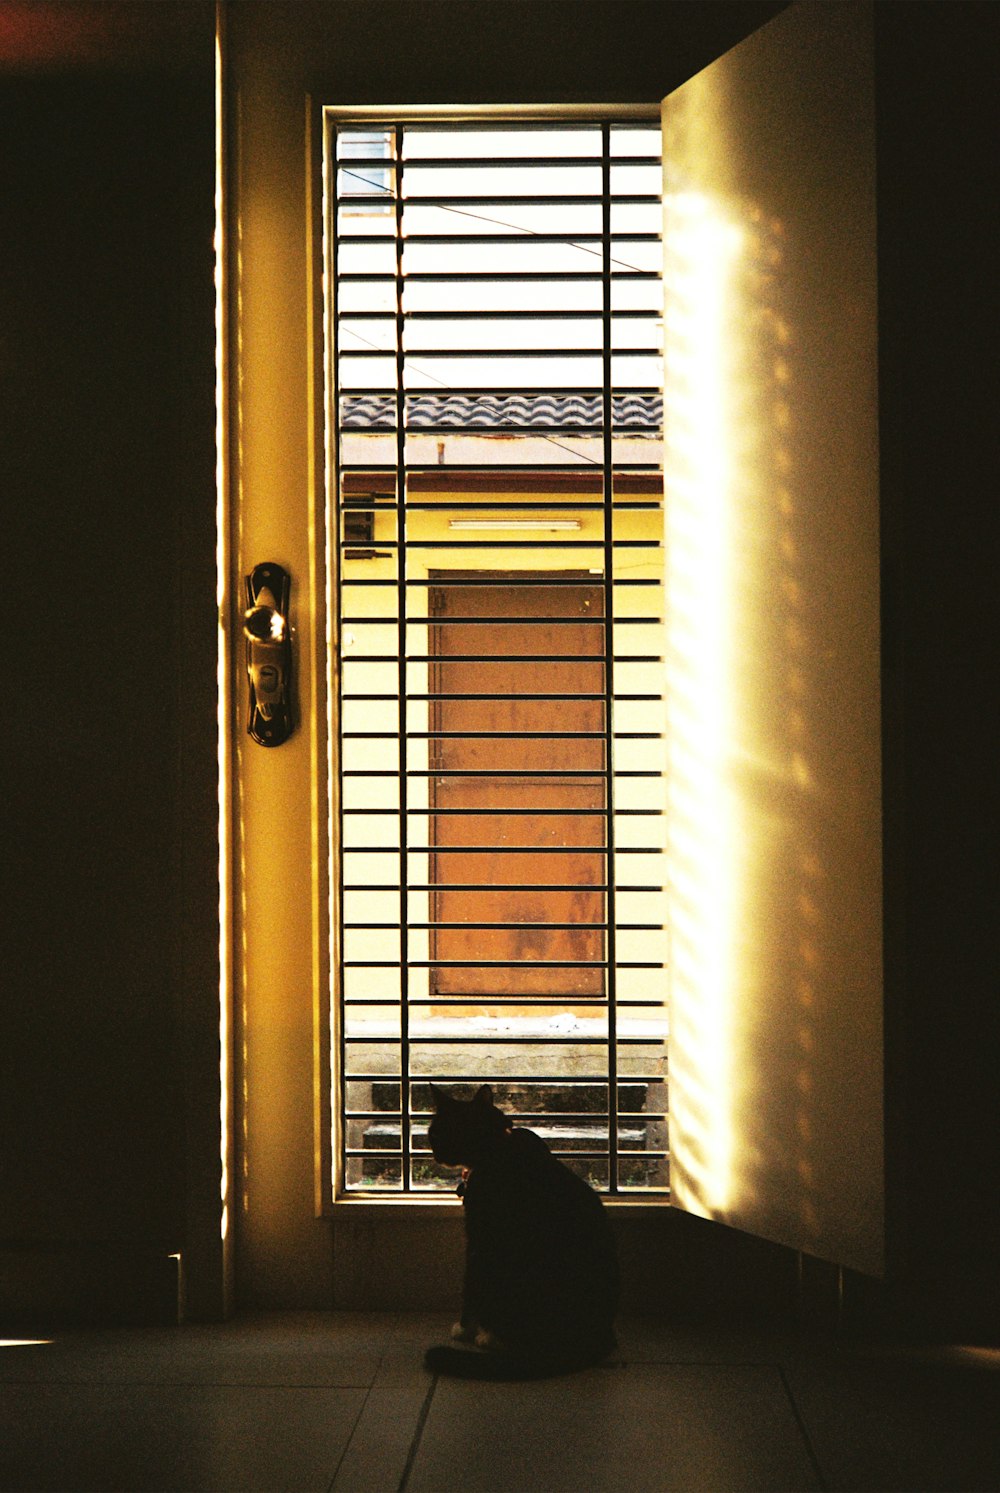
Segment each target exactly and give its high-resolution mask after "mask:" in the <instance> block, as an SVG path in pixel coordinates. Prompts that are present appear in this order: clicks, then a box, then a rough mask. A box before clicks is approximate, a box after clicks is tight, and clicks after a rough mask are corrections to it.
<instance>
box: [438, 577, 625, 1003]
mask: <svg viewBox="0 0 1000 1493" xmlns="http://www.w3.org/2000/svg"><path fill="white" fill-rule="evenodd" d="M475 579H476V580H477V581H478V582H479V584H473V583H472V580H473V578H472V577H466V578H465V584H463V582H462V580H457V579H448V580H443V579H442V581H441V583H440V585H438V586H436V587H434V588H432V590H431V596H430V602H431V610H432V614H433V615H434V618H435V623H434V626H433V627H432V628H431V636H432V642H431V652H432V653H433V655H434V662H433V664H432V667H431V691H432V693H433V695H434V696H436V697H437V698H436V699H435V700H434V701H433V704H432V712H431V722H432V730H433V731H435V732H440V733H441V734H440V735H439V736H437V737H436V739H434V740H432V743H431V746H432V754H433V755H432V764H433V766H434V767H435V768H436V770H437V771H436V774H435V776H434V777H432V778H431V784H432V791H431V809H432V813H431V843H432V845H433V846H434V850H433V851H432V854H431V882H432V884H433V885H434V887H435V890H434V892H433V893H432V899H431V907H432V921H433V922H434V923H436V924H438V925H439V926H438V927H436V928H434V929H432V933H431V958H432V959H439V960H441V961H442V962H441V963H440V964H436V965H435V966H434V967H433V968H432V971H431V991H432V993H433V994H437V995H442V996H443V995H448V996H456V995H469V996H475V997H477V998H481V997H483V996H489V995H496V996H508V997H509V996H512V995H525V996H529V997H533V998H537V997H540V996H542V997H549V998H551V999H558V998H559V997H572V996H594V995H603V993H604V989H605V978H604V967H603V960H604V949H605V938H604V927H603V925H604V920H605V894H604V887H605V883H606V857H605V854H604V851H603V846H604V844H605V835H606V829H605V820H604V808H605V789H606V780H605V777H604V776H603V773H604V768H605V760H606V759H605V741H604V737H603V732H604V729H605V705H604V698H603V692H604V663H603V652H604V628H603V626H602V625H601V620H602V618H603V606H604V599H603V588H602V587H601V586H600V585H595V584H593V582H588V581H583V580H581V581H579V582H574V581H573V579H572V578H571V577H567V576H566V575H565V574H563V575H561V576H559V577H553V578H552V579H553V580H555V581H557V582H558V583H557V584H552V585H549V586H546V585H540V584H538V581H539V580H540V579H541V577H537V576H534V577H533V578H532V581H531V583H526V582H525V580H524V578H523V573H522V575H521V576H517V575H513V576H489V577H487V576H483V575H481V576H477V577H476V578H475ZM485 580H490V581H494V580H495V581H496V582H497V584H495V585H494V584H488V585H484V584H482V582H483V581H485ZM567 581H568V582H569V583H568V584H567ZM476 619H478V620H476ZM484 619H488V620H484ZM486 733H491V734H486ZM576 733H586V734H576ZM450 847H462V848H456V849H451V848H450ZM481 960H491V961H507V962H505V963H502V964H501V965H499V967H498V966H496V965H490V966H487V967H485V968H483V967H476V965H477V962H478V961H481ZM445 961H449V962H445ZM450 961H468V962H467V963H464V964H457V965H456V964H455V963H452V962H450Z"/></svg>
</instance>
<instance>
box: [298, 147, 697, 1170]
mask: <svg viewBox="0 0 1000 1493" xmlns="http://www.w3.org/2000/svg"><path fill="white" fill-rule="evenodd" d="M659 141H660V132H659V125H658V122H645V121H636V120H629V121H627V122H625V121H623V122H612V121H588V122H566V121H563V122H550V121H546V122H529V121H516V122H515V121H510V122H505V123H500V122H491V123H488V124H486V123H461V122H455V121H453V122H447V121H443V122H437V123H428V122H410V123H398V122H388V121H385V122H380V123H379V124H378V126H377V127H371V126H368V125H367V124H366V125H365V127H364V128H361V127H360V126H359V125H358V124H357V123H356V122H353V123H352V122H351V121H349V120H345V121H343V122H337V121H335V120H332V119H331V129H330V145H329V154H328V166H327V169H328V199H329V201H330V203H331V212H332V221H331V222H330V224H329V225H328V228H329V233H328V242H329V243H330V244H331V246H332V263H331V271H332V273H331V275H330V276H329V283H330V285H331V295H330V326H331V353H332V356H331V357H330V359H329V365H330V370H331V381H332V388H331V391H330V403H331V417H332V419H331V425H332V430H333V453H334V481H333V490H334V508H335V512H334V514H333V515H332V521H331V526H330V532H331V534H332V535H333V536H334V542H333V549H334V551H335V553H334V554H333V556H332V573H333V584H334V591H335V596H334V666H333V688H332V689H331V699H332V708H333V712H334V718H333V722H332V730H331V740H332V742H333V753H334V761H333V779H334V802H335V804H336V806H337V807H336V825H335V852H336V854H335V865H336V868H337V873H338V874H337V884H336V889H335V899H334V900H335V927H334V937H333V948H334V965H335V970H334V975H335V999H334V1002H333V1009H334V1022H333V1050H334V1053H335V1062H334V1067H335V1094H334V1105H333V1112H334V1115H335V1116H336V1117H337V1120H336V1131H337V1137H338V1146H337V1148H336V1152H337V1159H336V1164H335V1165H336V1178H335V1186H336V1189H337V1191H338V1192H339V1193H341V1194H350V1195H365V1194H376V1195H382V1196H384V1195H386V1194H397V1195H398V1194H418V1195H419V1194H423V1195H427V1194H428V1193H429V1192H434V1191H441V1190H442V1189H450V1188H452V1187H453V1186H454V1180H455V1179H454V1173H453V1172H451V1171H448V1170H443V1169H439V1168H438V1167H437V1166H436V1165H435V1163H434V1161H433V1158H432V1157H431V1155H430V1152H429V1150H428V1147H427V1141H426V1129H427V1123H428V1120H429V1116H430V1111H431V1108H432V1106H431V1101H430V1090H429V1084H430V1083H431V1082H432V1081H436V1082H442V1083H445V1084H448V1085H450V1086H452V1087H453V1088H455V1089H456V1090H459V1091H461V1090H462V1089H463V1088H465V1089H467V1090H468V1089H471V1087H472V1086H477V1085H478V1084H479V1083H481V1082H483V1081H489V1082H491V1083H492V1084H493V1086H494V1089H495V1091H496V1094H497V1099H498V1102H499V1103H500V1104H501V1105H502V1106H503V1107H504V1108H506V1109H508V1110H509V1111H511V1112H512V1113H513V1114H514V1116H515V1118H517V1119H518V1120H520V1121H521V1122H523V1123H528V1124H530V1125H531V1126H532V1127H533V1128H535V1129H537V1130H538V1131H539V1132H540V1133H541V1134H542V1135H543V1136H545V1138H546V1139H547V1140H548V1141H549V1143H550V1145H551V1146H552V1148H553V1150H554V1151H555V1152H556V1153H557V1154H559V1155H560V1156H562V1157H563V1159H564V1160H565V1161H566V1162H567V1163H568V1164H569V1165H571V1166H573V1167H574V1168H575V1169H577V1170H579V1171H580V1172H581V1173H582V1174H583V1175H585V1176H586V1177H587V1178H588V1180H589V1181H590V1182H591V1183H592V1184H593V1185H595V1186H596V1187H597V1188H599V1189H600V1190H603V1191H605V1192H608V1193H611V1194H620V1195H625V1196H636V1195H649V1194H663V1193H665V1192H666V1190H667V1187H668V1157H667V1143H666V1129H667V1123H666V1103H667V1084H666V1043H667V1030H666V1009H665V999H664V989H665V978H664V968H665V961H666V932H665V930H664V927H663V899H664V887H663V880H664V873H663V863H664V848H665V819H664V808H665V802H664V794H665V785H664V772H663V759H664V741H663V732H664V720H663V700H662V672H663V648H664V624H663V484H662V400H661V396H660V389H661V386H662V366H661V346H660V337H661V327H662V311H661V304H662V303H661V267H660V260H661V252H662V250H661V234H660V215H661V176H660V159H659V156H660V143H659ZM362 173H363V175H364V178H365V183H364V184H365V186H366V187H369V186H372V190H371V192H365V193H362V194H361V195H360V197H359V193H358V178H359V176H360V175H361V174H362ZM376 173H377V174H376ZM362 209H363V210H362Z"/></svg>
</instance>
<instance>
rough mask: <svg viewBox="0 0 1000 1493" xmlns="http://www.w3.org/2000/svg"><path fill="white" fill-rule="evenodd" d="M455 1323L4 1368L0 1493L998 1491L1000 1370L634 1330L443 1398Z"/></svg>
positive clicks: (79, 1344) (1, 1351)
mask: <svg viewBox="0 0 1000 1493" xmlns="http://www.w3.org/2000/svg"><path fill="white" fill-rule="evenodd" d="M447 1328H448V1323H447V1321H446V1320H445V1319H444V1318H442V1317H439V1316H434V1317H430V1316H420V1315H415V1314H413V1315H411V1314H404V1313H397V1314H380V1315H362V1314H358V1313H338V1314H333V1315H324V1314H319V1313H316V1314H302V1315H299V1314H274V1315H268V1316H260V1317H247V1318H241V1319H239V1320H237V1321H235V1322H232V1323H228V1324H226V1325H224V1326H216V1327H207V1326H206V1327H199V1326H187V1327H183V1328H178V1329H176V1330H172V1331H171V1330H134V1331H132V1330H127V1331H106V1332H71V1333H58V1334H55V1335H54V1337H53V1340H52V1341H50V1342H44V1343H37V1344H31V1343H26V1344H19V1343H10V1344H8V1345H5V1346H3V1347H0V1489H2V1490H4V1493H13V1490H24V1493H27V1490H35V1489H57V1490H62V1493H76V1490H83V1489H92V1490H100V1493H113V1490H118V1489H121V1490H128V1493H139V1490H147V1489H149V1490H153V1489H161V1490H171V1493H173V1490H182V1489H191V1490H196V1489H197V1490H211V1493H221V1490H226V1493H228V1490H234V1493H236V1490H238V1493H251V1490H263V1493H277V1490H286V1489H287V1490H291V1489H295V1490H300V1489H301V1490H317V1493H328V1490H329V1493H347V1490H354V1493H382V1490H386V1493H396V1490H397V1489H407V1490H411V1493H453V1490H454V1493H478V1490H481V1493H487V1490H490V1493H521V1490H524V1493H559V1490H563V1489H565V1490H573V1493H583V1490H586V1493H590V1490H595V1493H596V1490H624V1493H641V1490H647V1489H649V1490H652V1489H657V1490H665V1489H677V1490H698V1493H730V1490H732V1493H737V1490H744V1489H766V1490H786V1493H787V1490H802V1493H805V1490H810V1489H829V1490H834V1489H841V1490H845V1493H862V1490H881V1489H885V1490H889V1489H893V1490H906V1493H917V1490H961V1489H979V1490H983V1493H990V1490H1000V1444H998V1443H1000V1353H992V1354H991V1353H989V1352H978V1353H977V1352H960V1351H958V1350H935V1351H933V1352H925V1353H920V1352H915V1351H913V1350H909V1351H905V1352H904V1351H903V1350H893V1349H882V1350H877V1349H873V1348H867V1349H860V1348H859V1349H850V1348H846V1347H842V1348H837V1347H836V1346H835V1345H830V1344H826V1345H823V1344H819V1343H816V1342H810V1341H808V1340H806V1339H801V1338H788V1337H784V1338H778V1337H773V1336H770V1335H768V1334H765V1333H760V1332H756V1333H740V1332H730V1333H725V1332H720V1331H719V1330H717V1329H712V1330H708V1329H705V1330H698V1329H696V1328H692V1327H689V1326H686V1327H683V1328H680V1327H672V1326H671V1325H669V1324H666V1323H657V1322H651V1321H631V1322H625V1323H623V1324H622V1325H621V1329H620V1334H619V1335H620V1338H621V1348H620V1351H619V1352H618V1354H617V1355H616V1356H615V1358H614V1360H612V1361H611V1362H609V1363H608V1364H606V1365H604V1366H602V1367H601V1368H597V1369H592V1370H589V1371H587V1372H586V1373H582V1374H576V1375H571V1376H568V1377H565V1378H560V1379H553V1380H548V1381H543V1382H535V1383H528V1384H496V1385H491V1384H469V1383H459V1382H454V1381H450V1380H445V1379H438V1380H434V1379H432V1378H431V1377H430V1376H429V1375H427V1374H426V1373H425V1372H424V1370H423V1368H422V1365H421V1356H422V1352H423V1348H424V1347H425V1346H426V1345H427V1344H428V1343H430V1342H433V1341H442V1340H444V1339H445V1338H446V1335H447Z"/></svg>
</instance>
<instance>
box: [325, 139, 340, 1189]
mask: <svg viewBox="0 0 1000 1493" xmlns="http://www.w3.org/2000/svg"><path fill="white" fill-rule="evenodd" d="M322 128H324V167H322V328H324V330H322V358H324V367H322V390H324V464H325V500H327V508H325V523H327V546H325V578H327V590H325V600H327V627H325V640H327V866H328V878H330V879H328V900H327V914H328V921H327V935H328V939H330V981H328V999H330V1012H328V1030H327V1036H328V1042H330V1069H328V1070H327V1073H325V1075H324V1082H325V1085H327V1096H328V1105H330V1127H331V1139H330V1145H331V1175H328V1176H327V1185H328V1187H330V1188H331V1194H330V1196H333V1197H336V1196H337V1191H339V1188H340V1185H342V1182H343V1175H342V1172H343V1165H342V1150H343V1148H342V1145H340V1126H342V1121H340V1105H337V1103H334V1102H333V1088H331V1084H333V1065H334V1063H337V1072H340V1073H342V1072H343V1054H339V1056H334V1054H337V1053H339V1048H337V1042H339V1033H340V1017H339V1008H340V981H339V975H337V973H336V972H337V970H339V967H340V947H342V942H343V938H342V932H340V924H342V921H343V900H342V899H343V890H342V888H343V835H342V833H339V824H340V772H339V767H340V763H339V754H340V745H339V742H340V736H339V732H340V717H342V705H340V681H342V669H340V658H339V646H340V638H339V626H337V624H336V621H334V618H336V612H334V608H336V605H337V597H339V594H340V545H339V540H340V509H339V502H340V436H339V430H340V426H339V421H337V399H339V391H337V363H336V354H337V349H336V325H337V276H336V261H334V234H333V216H331V213H334V212H336V205H334V203H333V202H331V197H333V196H334V194H336V173H337V163H336V134H334V127H333V122H331V119H330V115H328V113H327V112H325V110H324V122H322ZM331 182H333V184H334V187H333V191H331ZM334 627H336V632H337V636H336V638H334Z"/></svg>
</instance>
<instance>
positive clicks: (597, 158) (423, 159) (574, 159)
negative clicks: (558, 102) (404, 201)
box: [337, 135, 662, 171]
mask: <svg viewBox="0 0 1000 1493" xmlns="http://www.w3.org/2000/svg"><path fill="white" fill-rule="evenodd" d="M594 143H595V145H597V147H598V149H597V151H596V153H595V154H592V155H578V156H490V157H489V162H488V164H489V165H490V167H491V168H496V169H498V170H514V171H520V170H521V168H522V166H524V167H528V168H529V169H531V168H533V167H536V166H553V167H556V166H567V167H574V166H576V167H584V166H585V167H587V168H588V169H589V170H591V171H593V170H594V169H595V168H599V167H600V165H601V161H602V159H603V157H602V155H601V151H600V140H599V137H597V136H596V135H595V139H594ZM661 161H662V156H612V157H611V165H612V166H613V167H614V166H659V165H660V164H661ZM484 163H485V158H484V157H483V156H423V155H420V156H408V155H404V156H402V158H397V157H395V156H343V157H341V156H338V157H337V165H338V167H341V168H343V169H345V170H353V168H354V167H355V166H368V167H372V168H374V167H379V168H380V169H381V170H383V171H385V170H391V171H395V170H396V168H397V167H398V166H402V167H403V169H404V170H405V171H419V170H421V169H422V168H424V167H426V168H428V169H429V168H430V167H435V168H437V169H440V168H441V167H442V166H447V167H449V168H450V169H456V170H459V169H468V170H473V171H478V170H480V169H481V168H482V166H483V165H484Z"/></svg>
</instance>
